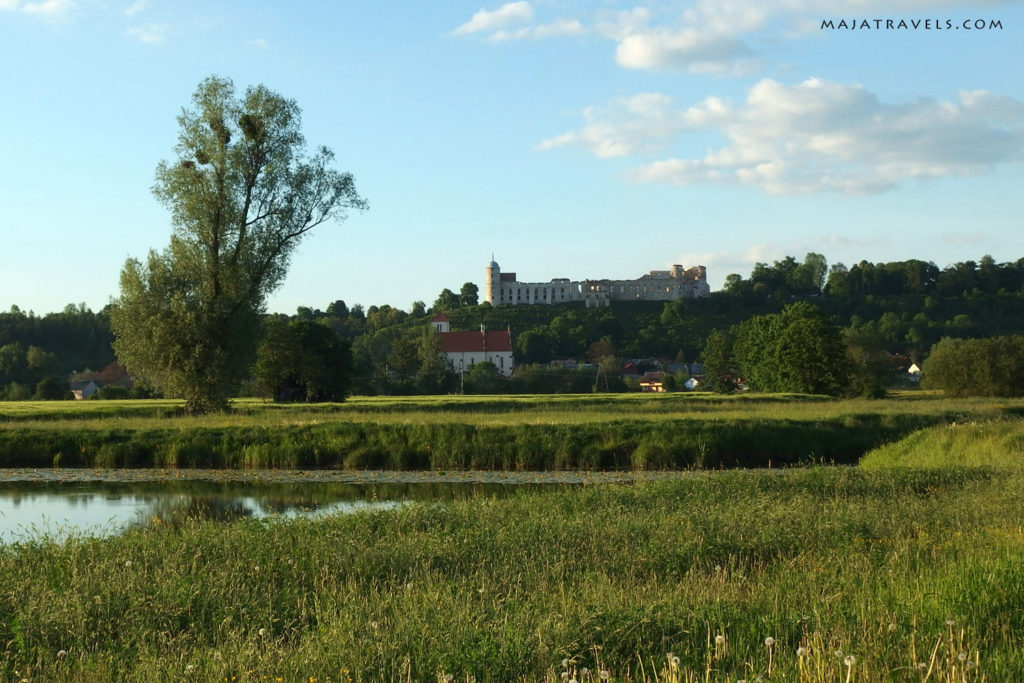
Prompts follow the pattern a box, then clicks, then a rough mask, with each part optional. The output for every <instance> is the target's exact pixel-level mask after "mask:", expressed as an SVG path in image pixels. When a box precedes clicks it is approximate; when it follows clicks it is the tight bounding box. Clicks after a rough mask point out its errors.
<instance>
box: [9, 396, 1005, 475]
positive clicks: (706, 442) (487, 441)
mask: <svg viewBox="0 0 1024 683" xmlns="http://www.w3.org/2000/svg"><path fill="white" fill-rule="evenodd" d="M1022 412H1024V401H1019V400H1018V401H991V400H982V399H972V400H960V401H951V400H945V399H942V398H941V397H934V396H929V395H925V394H921V393H914V394H908V395H906V396H903V397H899V398H895V399H890V400H885V401H837V400H833V399H827V398H822V397H813V396H787V395H769V396H733V397H722V396H717V395H714V394H697V395H693V394H687V395H680V394H675V395H672V394H669V395H662V396H657V395H655V396H652V395H639V394H632V395H629V394H627V395H582V396H544V397H536V396H493V397H448V396H445V397H408V398H393V397H378V398H357V399H353V400H351V401H348V402H346V403H343V404H322V405H301V406H295V405H284V406H282V405H275V404H270V403H261V402H257V401H242V402H238V403H237V404H236V406H235V410H234V411H233V412H231V413H229V414H226V415H211V416H206V417H202V418H186V417H183V416H181V415H180V405H178V404H176V403H174V402H170V401H108V402H102V401H85V402H78V403H60V404H55V403H11V404H0V466H4V467H51V466H55V465H56V466H64V467H93V466H100V467H154V466H155V467H220V468H225V467H226V468H292V469H294V468H318V467H319V468H360V469H365V468H382V469H446V470H447V469H488V470H566V469H581V470H590V469H665V468H669V469H689V468H718V467H767V466H781V465H793V464H809V463H847V464H851V463H855V462H857V460H858V459H859V458H860V456H861V455H863V454H864V453H865V452H867V451H868V450H871V449H872V448H875V447H878V446H881V445H883V444H886V443H890V442H894V441H897V440H898V439H900V438H902V437H904V436H906V435H908V434H910V433H912V432H913V431H915V430H918V429H921V428H924V427H929V426H934V425H943V424H950V423H953V422H969V421H991V420H1000V419H1016V418H1017V417H1018V416H1019V415H1020V414H1021V413H1022Z"/></svg>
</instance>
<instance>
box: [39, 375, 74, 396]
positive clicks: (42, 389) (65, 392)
mask: <svg viewBox="0 0 1024 683" xmlns="http://www.w3.org/2000/svg"><path fill="white" fill-rule="evenodd" d="M71 398H73V396H72V394H71V390H70V389H69V388H68V383H67V382H65V381H63V380H60V379H58V378H56V377H44V378H43V379H41V380H40V381H39V384H37V385H36V392H35V394H34V395H33V396H32V399H33V400H35V401H63V400H67V399H71Z"/></svg>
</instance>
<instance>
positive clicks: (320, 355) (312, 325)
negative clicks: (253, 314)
mask: <svg viewBox="0 0 1024 683" xmlns="http://www.w3.org/2000/svg"><path fill="white" fill-rule="evenodd" d="M253 374H254V376H255V379H256V384H257V387H258V389H259V391H260V392H261V394H262V395H265V396H270V397H272V398H273V399H274V400H275V401H281V402H288V401H305V402H307V403H310V402H324V401H343V400H345V395H346V393H347V391H348V386H349V383H350V381H351V375H352V352H351V347H350V345H349V343H348V342H347V341H344V340H342V339H340V338H339V337H338V335H336V334H335V333H334V332H333V331H331V329H330V328H328V327H327V326H325V325H321V324H320V323H318V322H314V321H312V320H293V321H292V322H291V323H287V322H285V321H284V320H281V319H280V318H277V317H270V318H267V319H266V321H265V322H264V333H263V340H262V341H261V342H260V346H259V349H258V350H257V354H256V363H255V365H254V366H253Z"/></svg>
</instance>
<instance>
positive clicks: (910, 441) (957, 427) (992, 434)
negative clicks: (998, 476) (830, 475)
mask: <svg viewBox="0 0 1024 683" xmlns="http://www.w3.org/2000/svg"><path fill="white" fill-rule="evenodd" d="M861 466H862V467H865V468H868V469H882V468H887V467H949V466H957V467H969V466H985V467H1012V468H1021V467H1024V422H1020V421H997V422H967V423H963V422H960V423H954V424H950V425H942V426H940V427H931V428H927V429H922V430H920V431H917V432H914V433H913V434H910V435H909V436H907V437H906V438H904V439H901V440H899V441H896V442H893V443H890V444H886V445H884V446H880V447H878V448H876V449H874V450H872V451H871V452H869V453H867V454H866V455H865V456H864V458H863V459H862V460H861Z"/></svg>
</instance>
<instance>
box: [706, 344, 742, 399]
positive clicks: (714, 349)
mask: <svg viewBox="0 0 1024 683" xmlns="http://www.w3.org/2000/svg"><path fill="white" fill-rule="evenodd" d="M701 360H702V361H703V365H704V384H705V386H706V387H707V388H708V389H711V390H712V391H717V392H719V393H723V394H724V393H728V392H730V391H735V390H736V387H737V384H738V382H739V377H740V374H739V373H740V370H739V367H738V366H737V365H736V361H735V360H734V358H733V351H732V338H731V337H730V336H729V335H728V334H726V333H725V332H722V331H721V330H715V331H713V332H712V333H711V334H710V335H708V338H707V341H706V342H705V343H704V355H703V356H701Z"/></svg>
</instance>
